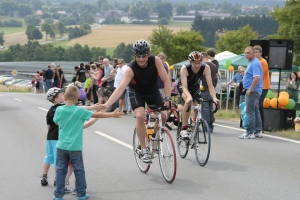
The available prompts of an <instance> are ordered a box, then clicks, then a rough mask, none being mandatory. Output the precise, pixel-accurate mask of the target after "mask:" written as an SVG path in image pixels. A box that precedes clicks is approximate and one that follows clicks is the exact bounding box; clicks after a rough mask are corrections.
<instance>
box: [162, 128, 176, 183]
mask: <svg viewBox="0 0 300 200" xmlns="http://www.w3.org/2000/svg"><path fill="white" fill-rule="evenodd" d="M158 158H159V165H160V169H161V172H162V174H163V176H164V178H165V180H166V181H167V182H168V183H172V182H173V181H174V180H175V176H176V170H177V160H176V151H175V146H174V142H173V139H172V136H171V134H170V132H169V131H168V130H166V129H161V138H159V151H158Z"/></svg>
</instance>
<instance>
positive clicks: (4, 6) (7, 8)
mask: <svg viewBox="0 0 300 200" xmlns="http://www.w3.org/2000/svg"><path fill="white" fill-rule="evenodd" d="M0 10H1V11H2V13H3V15H9V16H11V17H12V16H13V12H14V11H17V10H18V5H17V4H16V3H14V2H12V1H2V2H1V3H0Z"/></svg>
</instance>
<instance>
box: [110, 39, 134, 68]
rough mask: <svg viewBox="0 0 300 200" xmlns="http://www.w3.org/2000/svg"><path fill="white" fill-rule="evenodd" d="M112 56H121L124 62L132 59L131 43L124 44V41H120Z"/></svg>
mask: <svg viewBox="0 0 300 200" xmlns="http://www.w3.org/2000/svg"><path fill="white" fill-rule="evenodd" d="M113 57H114V58H122V59H124V61H125V62H127V63H128V62H130V61H131V60H132V44H128V45H125V43H124V42H122V43H120V44H119V45H118V46H117V48H116V49H115V51H114V54H113Z"/></svg>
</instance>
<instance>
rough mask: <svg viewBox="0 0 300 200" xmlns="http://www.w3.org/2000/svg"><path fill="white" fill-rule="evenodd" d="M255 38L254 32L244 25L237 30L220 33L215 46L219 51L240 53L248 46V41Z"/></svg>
mask: <svg viewBox="0 0 300 200" xmlns="http://www.w3.org/2000/svg"><path fill="white" fill-rule="evenodd" d="M255 39H257V35H256V33H255V32H254V31H253V30H252V28H251V27H250V26H249V25H246V26H244V27H242V28H239V29H238V30H237V31H226V32H225V33H224V34H221V36H220V39H219V40H218V41H217V44H216V46H217V48H218V50H219V51H230V52H232V53H235V54H241V53H242V52H243V51H244V50H245V48H246V47H247V46H249V41H250V40H255Z"/></svg>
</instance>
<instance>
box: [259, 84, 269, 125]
mask: <svg viewBox="0 0 300 200" xmlns="http://www.w3.org/2000/svg"><path fill="white" fill-rule="evenodd" d="M267 93H268V89H263V90H262V93H261V95H260V98H259V113H260V118H261V124H262V130H263V129H264V121H265V120H264V109H263V104H264V100H265V97H266V95H267Z"/></svg>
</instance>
